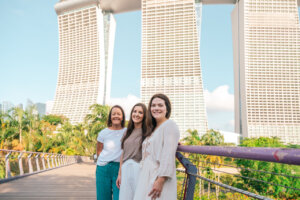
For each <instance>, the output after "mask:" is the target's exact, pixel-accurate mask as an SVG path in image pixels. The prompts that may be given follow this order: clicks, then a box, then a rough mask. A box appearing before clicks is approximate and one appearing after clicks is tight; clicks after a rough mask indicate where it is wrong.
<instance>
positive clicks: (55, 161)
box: [54, 155, 58, 167]
mask: <svg viewBox="0 0 300 200" xmlns="http://www.w3.org/2000/svg"><path fill="white" fill-rule="evenodd" d="M54 158H55V159H54V161H55V165H56V167H58V164H57V155H55V157H54Z"/></svg>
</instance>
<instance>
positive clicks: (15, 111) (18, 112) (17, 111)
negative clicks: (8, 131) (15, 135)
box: [12, 107, 24, 144]
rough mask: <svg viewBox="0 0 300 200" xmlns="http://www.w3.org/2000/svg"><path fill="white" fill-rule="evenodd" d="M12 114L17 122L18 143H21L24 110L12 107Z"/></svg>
mask: <svg viewBox="0 0 300 200" xmlns="http://www.w3.org/2000/svg"><path fill="white" fill-rule="evenodd" d="M12 116H13V118H14V119H15V120H16V121H17V122H18V131H19V143H20V144H22V130H23V124H24V110H23V109H22V108H20V107H15V108H13V109H12Z"/></svg>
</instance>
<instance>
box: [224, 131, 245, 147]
mask: <svg viewBox="0 0 300 200" xmlns="http://www.w3.org/2000/svg"><path fill="white" fill-rule="evenodd" d="M219 132H220V133H221V135H223V136H224V142H226V143H233V144H235V145H239V144H240V140H241V137H242V136H241V134H239V133H234V132H230V131H219Z"/></svg>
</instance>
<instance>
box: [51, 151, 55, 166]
mask: <svg viewBox="0 0 300 200" xmlns="http://www.w3.org/2000/svg"><path fill="white" fill-rule="evenodd" d="M53 156H54V155H53V154H52V155H51V164H52V168H54V167H55V166H54V161H53Z"/></svg>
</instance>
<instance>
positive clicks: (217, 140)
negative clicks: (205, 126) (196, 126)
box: [201, 129, 224, 146]
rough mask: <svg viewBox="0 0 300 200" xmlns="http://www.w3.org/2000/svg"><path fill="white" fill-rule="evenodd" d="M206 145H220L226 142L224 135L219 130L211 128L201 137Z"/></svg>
mask: <svg viewBox="0 0 300 200" xmlns="http://www.w3.org/2000/svg"><path fill="white" fill-rule="evenodd" d="M201 141H202V142H203V144H204V145H209V146H218V145H223V144H224V136H223V135H221V133H220V132H219V131H215V130H213V129H210V130H208V131H207V133H206V134H204V135H203V136H202V137H201Z"/></svg>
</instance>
